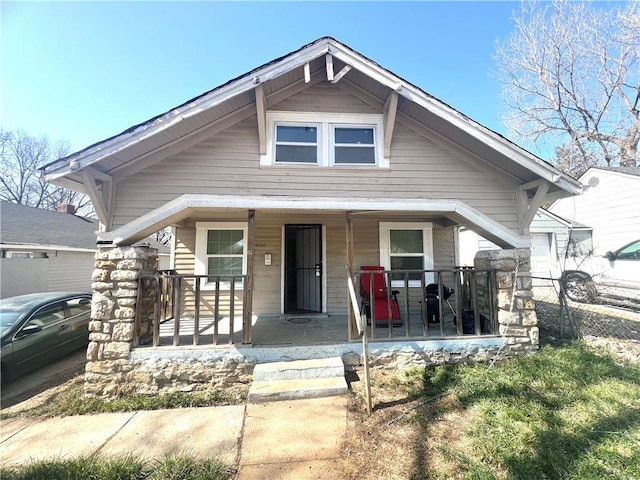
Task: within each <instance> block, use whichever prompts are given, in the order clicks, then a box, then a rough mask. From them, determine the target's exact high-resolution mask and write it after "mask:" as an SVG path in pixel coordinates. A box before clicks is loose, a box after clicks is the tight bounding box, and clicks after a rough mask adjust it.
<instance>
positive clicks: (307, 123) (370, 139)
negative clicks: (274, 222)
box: [260, 111, 389, 168]
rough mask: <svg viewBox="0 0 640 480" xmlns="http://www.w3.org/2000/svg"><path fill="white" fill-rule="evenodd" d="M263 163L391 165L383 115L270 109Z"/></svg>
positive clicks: (335, 165) (333, 165)
mask: <svg viewBox="0 0 640 480" xmlns="http://www.w3.org/2000/svg"><path fill="white" fill-rule="evenodd" d="M266 116H267V152H266V154H265V155H262V156H261V157H260V165H262V166H274V165H281V166H293V165H297V166H302V165H304V166H307V167H308V166H315V167H336V168H340V167H349V168H363V167H368V168H389V159H388V158H384V156H383V151H384V148H383V145H384V141H383V130H384V129H383V125H382V124H383V116H382V115H378V114H363V113H362V114H345V113H326V112H320V113H317V112H313V113H312V112H274V111H271V112H267V114H266Z"/></svg>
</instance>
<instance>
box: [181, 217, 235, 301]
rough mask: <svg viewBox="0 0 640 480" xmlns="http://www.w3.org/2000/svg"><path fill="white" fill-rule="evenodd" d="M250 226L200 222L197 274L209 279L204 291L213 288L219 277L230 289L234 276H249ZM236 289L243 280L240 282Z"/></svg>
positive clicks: (222, 283) (195, 269)
mask: <svg viewBox="0 0 640 480" xmlns="http://www.w3.org/2000/svg"><path fill="white" fill-rule="evenodd" d="M246 238H247V224H246V223H242V222H228V223H218V222H197V223H196V259H195V268H194V273H195V274H196V275H206V276H207V278H206V279H203V281H202V288H213V287H214V284H215V281H216V277H221V279H220V280H221V285H222V286H223V287H225V288H228V285H229V283H230V281H231V278H230V277H232V276H236V277H237V276H240V275H245V274H246V273H247V268H246V265H247V251H246V242H245V239H246ZM236 285H241V279H239V278H236Z"/></svg>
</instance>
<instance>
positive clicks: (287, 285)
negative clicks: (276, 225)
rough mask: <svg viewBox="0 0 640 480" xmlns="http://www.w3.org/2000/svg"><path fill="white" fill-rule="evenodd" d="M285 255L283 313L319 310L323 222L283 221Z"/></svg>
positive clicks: (316, 311)
mask: <svg viewBox="0 0 640 480" xmlns="http://www.w3.org/2000/svg"><path fill="white" fill-rule="evenodd" d="M284 256H285V264H284V313H305V312H307V313H319V312H322V225H285V227H284Z"/></svg>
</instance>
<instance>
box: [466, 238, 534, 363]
mask: <svg viewBox="0 0 640 480" xmlns="http://www.w3.org/2000/svg"><path fill="white" fill-rule="evenodd" d="M530 258H531V252H530V250H529V249H513V250H486V251H480V252H478V253H477V254H476V257H475V260H474V267H475V268H476V269H479V270H496V288H497V305H496V307H497V309H498V327H499V332H498V333H499V334H500V335H501V336H502V337H503V339H504V343H505V348H504V349H503V353H505V354H507V355H513V354H518V353H528V352H533V351H536V350H538V347H539V337H540V334H539V330H538V318H537V317H536V310H535V304H534V301H533V290H532V289H533V282H532V279H531V271H530V270H531V267H530Z"/></svg>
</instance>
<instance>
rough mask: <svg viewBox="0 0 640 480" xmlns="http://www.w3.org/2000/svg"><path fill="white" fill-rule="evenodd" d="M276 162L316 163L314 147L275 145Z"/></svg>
mask: <svg viewBox="0 0 640 480" xmlns="http://www.w3.org/2000/svg"><path fill="white" fill-rule="evenodd" d="M276 162H295V163H317V162H318V154H317V150H316V147H315V146H313V147H306V146H302V145H276Z"/></svg>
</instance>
